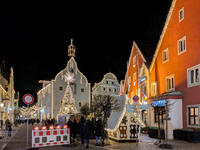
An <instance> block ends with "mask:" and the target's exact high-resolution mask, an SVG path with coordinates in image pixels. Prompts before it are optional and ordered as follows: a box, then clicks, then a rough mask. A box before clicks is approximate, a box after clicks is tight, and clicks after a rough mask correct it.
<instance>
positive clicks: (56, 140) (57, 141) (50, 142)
mask: <svg viewBox="0 0 200 150" xmlns="http://www.w3.org/2000/svg"><path fill="white" fill-rule="evenodd" d="M69 135H70V133H69V128H67V125H65V126H64V128H63V129H61V127H60V125H58V126H57V128H56V129H54V127H53V126H50V127H49V130H46V126H43V127H42V130H39V127H38V126H36V127H35V128H34V130H32V147H42V146H54V145H64V144H70V136H69Z"/></svg>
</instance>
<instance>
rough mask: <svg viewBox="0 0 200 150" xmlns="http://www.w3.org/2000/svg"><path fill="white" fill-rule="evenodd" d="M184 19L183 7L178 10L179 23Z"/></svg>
mask: <svg viewBox="0 0 200 150" xmlns="http://www.w3.org/2000/svg"><path fill="white" fill-rule="evenodd" d="M184 17H185V13H184V7H183V8H181V10H179V22H181V21H182V20H183V19H184Z"/></svg>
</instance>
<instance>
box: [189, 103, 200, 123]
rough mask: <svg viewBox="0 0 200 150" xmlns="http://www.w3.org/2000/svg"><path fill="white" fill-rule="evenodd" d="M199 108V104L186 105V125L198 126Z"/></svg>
mask: <svg viewBox="0 0 200 150" xmlns="http://www.w3.org/2000/svg"><path fill="white" fill-rule="evenodd" d="M199 108H200V105H188V106H187V126H188V127H195V126H199V121H200V118H199Z"/></svg>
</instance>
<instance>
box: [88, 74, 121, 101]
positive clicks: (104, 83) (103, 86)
mask: <svg viewBox="0 0 200 150" xmlns="http://www.w3.org/2000/svg"><path fill="white" fill-rule="evenodd" d="M98 94H103V95H108V94H109V95H111V96H119V94H120V84H119V82H118V80H117V78H116V76H115V75H114V74H113V73H111V72H109V73H107V74H106V75H104V77H103V79H102V80H101V82H99V83H95V84H94V86H93V88H92V98H93V96H94V95H98Z"/></svg>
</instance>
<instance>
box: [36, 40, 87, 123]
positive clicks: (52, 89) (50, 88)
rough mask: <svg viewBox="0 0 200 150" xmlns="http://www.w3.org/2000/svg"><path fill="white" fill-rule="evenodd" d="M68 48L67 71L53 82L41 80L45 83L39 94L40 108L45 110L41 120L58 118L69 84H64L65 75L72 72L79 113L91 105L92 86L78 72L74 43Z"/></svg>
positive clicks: (39, 114)
mask: <svg viewBox="0 0 200 150" xmlns="http://www.w3.org/2000/svg"><path fill="white" fill-rule="evenodd" d="M72 42H73V41H72V40H71V44H70V45H69V47H68V56H69V58H70V59H69V61H68V62H67V66H66V68H65V69H63V70H61V71H60V72H59V73H58V74H57V75H56V76H55V78H54V79H52V80H51V81H45V80H40V81H39V82H40V83H43V88H42V89H41V90H40V91H39V92H38V93H37V97H38V103H37V105H38V107H44V106H46V108H45V109H43V110H41V111H40V112H38V116H39V118H40V119H44V118H45V119H46V118H56V117H57V114H58V111H59V110H60V104H61V100H62V99H63V96H64V93H65V89H66V86H67V83H66V82H64V78H63V75H65V73H66V72H68V71H70V72H72V73H74V75H75V76H74V78H75V81H74V82H73V83H70V86H71V89H72V92H73V97H74V99H75V103H76V108H77V111H78V112H80V108H81V107H82V106H83V105H84V104H85V103H90V95H91V93H90V91H91V84H90V83H88V80H87V78H86V77H85V76H84V75H83V74H82V73H81V72H80V71H79V70H78V67H77V63H76V61H75V59H74V57H75V51H76V48H75V46H74V45H73V43H72Z"/></svg>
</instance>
